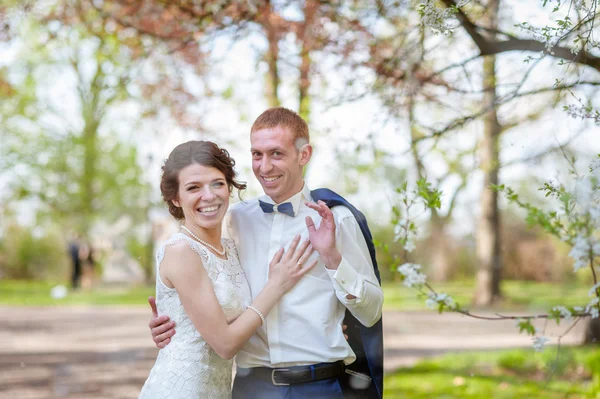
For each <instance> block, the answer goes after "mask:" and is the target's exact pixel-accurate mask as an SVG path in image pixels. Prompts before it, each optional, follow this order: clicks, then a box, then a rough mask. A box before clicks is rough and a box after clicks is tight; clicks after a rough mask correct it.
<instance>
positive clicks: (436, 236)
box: [429, 214, 452, 281]
mask: <svg viewBox="0 0 600 399" xmlns="http://www.w3.org/2000/svg"><path fill="white" fill-rule="evenodd" d="M446 225H447V223H446V221H445V219H443V218H441V217H440V216H439V215H437V214H433V215H432V217H431V220H430V226H431V234H430V235H429V248H430V256H429V263H430V265H431V271H430V272H429V276H430V277H431V280H432V281H448V279H450V277H451V274H452V263H451V260H452V259H451V258H452V257H451V254H450V245H449V242H448V237H447V233H446Z"/></svg>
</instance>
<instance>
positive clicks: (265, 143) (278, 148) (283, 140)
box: [250, 126, 311, 203]
mask: <svg viewBox="0 0 600 399" xmlns="http://www.w3.org/2000/svg"><path fill="white" fill-rule="evenodd" d="M250 143H251V147H252V148H251V152H252V170H253V172H254V176H256V178H257V179H258V181H259V182H260V185H261V186H262V188H263V190H264V191H265V194H267V195H268V196H269V197H271V198H272V199H273V201H275V202H276V203H280V202H282V201H285V200H286V199H288V198H290V197H291V196H292V195H294V194H296V193H297V192H299V191H300V190H301V189H302V186H303V184H304V180H303V178H302V167H303V166H304V165H306V163H307V162H308V161H309V159H310V154H311V151H310V145H308V144H306V145H305V146H303V147H302V148H301V149H300V150H299V149H297V148H296V147H295V145H294V134H293V133H292V132H291V131H290V129H288V128H285V127H281V126H277V127H275V128H268V129H261V130H257V131H255V132H253V133H252V134H251V136H250Z"/></svg>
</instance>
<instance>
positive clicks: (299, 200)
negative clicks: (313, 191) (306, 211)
mask: <svg viewBox="0 0 600 399" xmlns="http://www.w3.org/2000/svg"><path fill="white" fill-rule="evenodd" d="M258 199H260V200H261V201H264V202H267V203H269V204H275V201H273V199H272V198H271V197H269V196H268V195H261V196H260V197H259V198H258ZM304 201H312V197H311V195H310V189H309V188H308V186H307V185H306V182H305V183H304V185H303V186H302V190H300V191H299V192H297V193H296V194H294V195H292V196H291V197H290V198H288V199H286V200H285V201H281V203H282V204H283V203H284V202H289V203H291V204H292V208H293V209H294V216H296V215H298V210H299V209H300V207H301V206H302V204H303V203H304Z"/></svg>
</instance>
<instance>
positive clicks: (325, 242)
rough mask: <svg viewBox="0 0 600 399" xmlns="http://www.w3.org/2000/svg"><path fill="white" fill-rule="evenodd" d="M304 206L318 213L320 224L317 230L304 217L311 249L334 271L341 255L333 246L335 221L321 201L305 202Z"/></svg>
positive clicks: (309, 218)
mask: <svg viewBox="0 0 600 399" xmlns="http://www.w3.org/2000/svg"><path fill="white" fill-rule="evenodd" d="M306 206H307V207H309V208H310V209H313V210H315V211H317V212H318V213H319V216H321V224H320V225H319V228H318V229H317V228H316V227H315V223H314V221H313V220H312V218H311V217H310V216H307V217H306V227H307V228H308V238H309V239H310V243H311V244H312V246H313V248H314V249H315V250H316V251H317V252H318V253H319V256H320V257H321V259H322V260H323V263H325V266H326V267H327V268H328V269H331V270H336V269H337V268H338V266H339V265H340V262H341V261H342V254H340V251H338V250H337V248H336V246H335V220H334V219H333V213H332V212H331V209H329V207H328V206H327V205H326V204H325V202H323V201H317V202H316V203H314V202H306Z"/></svg>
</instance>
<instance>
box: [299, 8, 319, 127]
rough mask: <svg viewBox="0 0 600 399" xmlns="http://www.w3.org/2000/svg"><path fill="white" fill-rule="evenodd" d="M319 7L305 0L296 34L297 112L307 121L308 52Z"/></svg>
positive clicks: (310, 48)
mask: <svg viewBox="0 0 600 399" xmlns="http://www.w3.org/2000/svg"><path fill="white" fill-rule="evenodd" d="M318 8H319V4H318V2H316V1H314V0H307V1H306V5H305V7H304V24H302V28H301V31H300V32H299V34H298V40H299V41H300V45H301V50H300V59H301V60H302V61H301V63H300V81H299V82H298V95H299V98H298V100H299V102H298V114H299V115H300V116H301V117H302V118H303V119H304V120H305V121H306V123H308V119H309V116H310V97H309V94H308V89H309V88H310V66H311V59H310V52H311V51H312V49H313V46H314V39H313V35H312V31H313V21H314V19H315V14H316V12H317V9H318Z"/></svg>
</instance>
